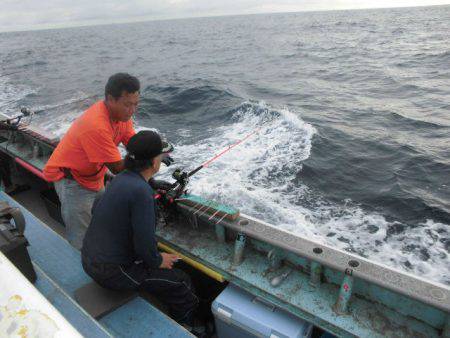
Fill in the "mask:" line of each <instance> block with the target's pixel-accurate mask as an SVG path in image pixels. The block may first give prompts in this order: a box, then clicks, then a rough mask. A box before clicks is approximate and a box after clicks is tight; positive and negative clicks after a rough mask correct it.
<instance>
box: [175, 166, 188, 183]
mask: <svg viewBox="0 0 450 338" xmlns="http://www.w3.org/2000/svg"><path fill="white" fill-rule="evenodd" d="M172 178H173V179H174V180H175V181H177V183H178V184H179V185H183V186H187V185H188V183H189V173H188V172H186V171H183V170H182V169H181V168H177V169H175V170H174V172H173V173H172Z"/></svg>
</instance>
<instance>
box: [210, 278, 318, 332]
mask: <svg viewBox="0 0 450 338" xmlns="http://www.w3.org/2000/svg"><path fill="white" fill-rule="evenodd" d="M212 312H213V314H214V318H215V322H216V330H217V336H218V338H248V337H267V338H288V337H289V338H290V337H292V338H309V337H311V333H312V329H313V325H312V324H310V323H308V322H305V321H304V320H302V319H300V318H297V317H295V316H294V315H292V314H290V313H288V312H286V311H284V310H281V309H279V308H277V307H276V306H274V305H273V304H271V303H269V302H267V301H264V300H262V299H260V298H258V297H255V296H253V295H252V294H250V293H248V292H246V291H244V290H242V289H239V288H238V287H236V286H234V285H232V284H230V285H228V286H227V287H226V289H225V290H223V292H222V293H221V294H220V295H219V296H218V297H217V298H216V299H215V300H214V302H213V304H212Z"/></svg>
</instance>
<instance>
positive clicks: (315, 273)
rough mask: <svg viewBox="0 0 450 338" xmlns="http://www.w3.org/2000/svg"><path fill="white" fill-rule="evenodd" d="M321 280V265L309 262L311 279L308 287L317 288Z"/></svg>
mask: <svg viewBox="0 0 450 338" xmlns="http://www.w3.org/2000/svg"><path fill="white" fill-rule="evenodd" d="M321 278H322V264H320V263H317V262H314V261H311V279H310V280H309V285H311V286H314V287H319V286H320V283H321Z"/></svg>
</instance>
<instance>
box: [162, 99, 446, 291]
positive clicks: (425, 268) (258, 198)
mask: <svg viewBox="0 0 450 338" xmlns="http://www.w3.org/2000/svg"><path fill="white" fill-rule="evenodd" d="M231 121H232V124H231V125H227V126H221V127H215V128H210V130H208V131H207V132H205V135H206V136H205V138H203V139H202V140H200V141H195V142H189V141H187V142H180V143H179V144H177V145H176V151H175V153H174V157H175V158H176V160H177V162H178V164H179V165H180V166H182V167H184V168H187V169H190V168H194V167H196V166H197V165H198V164H200V163H202V162H203V161H205V160H207V159H208V158H210V157H212V156H213V155H214V154H215V153H218V152H219V151H220V150H221V149H223V148H225V147H227V146H228V145H230V144H232V143H234V142H235V141H236V140H238V139H240V138H242V137H243V136H245V135H247V134H248V133H250V132H252V131H253V130H255V128H258V127H261V131H260V132H259V133H258V135H255V136H253V137H252V138H250V139H249V140H248V141H247V142H245V143H244V144H242V145H240V146H239V147H238V148H236V149H235V150H233V151H232V152H230V153H228V154H226V155H224V156H223V157H221V158H220V159H219V160H217V161H216V162H214V164H213V165H211V166H210V167H208V168H206V169H204V170H202V171H201V172H199V173H198V174H197V175H195V176H193V177H192V180H191V189H192V192H193V193H196V194H200V195H203V196H205V197H206V198H211V199H215V200H218V201H220V202H222V203H225V204H229V205H233V206H235V207H237V208H239V209H240V210H241V211H242V212H244V213H247V214H250V215H252V216H254V217H258V218H261V219H263V220H265V221H267V222H270V223H272V224H274V225H276V226H279V227H281V228H283V229H284V230H287V231H290V232H292V233H295V234H300V235H303V236H307V237H309V238H311V239H315V240H318V241H320V242H322V243H326V244H329V245H332V246H335V247H337V248H340V249H344V250H347V251H349V252H353V253H356V254H359V255H361V256H364V257H369V258H371V259H374V260H375V261H379V262H382V263H387V264H389V265H391V266H394V267H397V268H398V267H401V268H403V269H404V270H406V271H409V272H413V273H417V274H421V275H424V276H425V277H429V278H432V279H434V280H438V281H440V282H442V283H446V284H450V276H448V275H447V274H444V275H443V274H442V267H445V266H448V265H449V262H448V247H449V243H448V235H449V234H448V225H446V224H444V223H439V222H436V221H434V220H428V221H426V222H425V223H423V224H419V225H417V224H403V223H401V222H398V221H395V220H387V219H386V218H385V217H384V216H383V215H381V214H378V213H376V212H368V211H365V210H364V209H363V208H362V207H361V206H360V205H358V204H357V203H354V202H352V201H351V200H346V201H345V203H344V204H342V203H337V202H330V201H326V200H325V199H324V198H323V197H321V195H320V194H318V193H317V192H315V191H313V190H312V189H310V188H309V187H308V186H306V185H305V184H303V183H302V182H301V181H299V180H298V179H297V174H298V172H300V171H302V169H303V164H304V163H305V162H307V161H308V159H309V157H310V155H311V152H312V151H313V140H314V135H315V134H316V133H317V131H316V129H315V128H314V127H313V126H312V125H311V124H309V123H307V122H305V121H303V120H302V119H301V117H299V113H297V112H293V111H291V110H289V109H275V108H272V107H270V106H269V105H267V104H265V103H263V102H244V103H242V104H241V105H239V106H238V107H236V108H235V109H234V110H233V115H232V119H231ZM162 176H163V177H168V170H167V169H165V172H164V173H163V174H162ZM405 239H407V240H405ZM430 243H432V246H430Z"/></svg>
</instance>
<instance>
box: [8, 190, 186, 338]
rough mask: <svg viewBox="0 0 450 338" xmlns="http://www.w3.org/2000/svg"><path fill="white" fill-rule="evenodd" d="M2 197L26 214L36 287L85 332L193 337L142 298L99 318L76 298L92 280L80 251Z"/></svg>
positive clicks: (22, 208)
mask: <svg viewBox="0 0 450 338" xmlns="http://www.w3.org/2000/svg"><path fill="white" fill-rule="evenodd" d="M0 200H3V201H7V202H9V204H10V205H11V206H16V207H19V208H20V209H21V210H22V213H23V215H24V217H25V220H26V224H27V226H26V230H25V236H26V238H27V239H28V241H29V243H30V246H29V247H28V251H29V253H30V256H31V259H32V261H33V264H34V265H35V266H37V273H38V276H39V280H38V282H37V284H36V285H35V286H36V287H37V288H38V289H39V290H40V291H41V292H42V293H43V294H44V295H45V296H47V297H48V299H50V302H51V303H52V304H53V305H54V306H55V307H56V308H57V309H58V310H59V311H60V312H61V313H62V314H63V315H64V316H66V318H67V319H68V321H69V322H70V323H71V324H72V325H73V326H74V327H75V328H76V329H77V330H79V331H80V332H81V333H82V334H84V335H86V336H89V337H108V336H109V335H113V336H116V337H192V335H191V334H190V333H189V332H187V331H186V330H185V329H184V328H182V327H181V326H180V325H178V324H177V323H176V322H174V321H173V320H172V319H170V318H169V317H167V316H166V315H165V314H163V313H162V312H160V311H159V310H157V309H156V308H155V307H154V306H152V305H151V304H149V303H148V302H146V301H144V300H143V299H142V298H136V299H135V300H133V301H131V302H129V303H128V304H126V305H125V306H122V307H120V308H119V309H117V310H115V311H113V312H112V313H110V314H109V315H107V316H105V317H103V318H102V319H101V320H100V321H99V322H97V321H95V320H94V319H93V318H92V317H90V316H89V315H88V314H87V313H85V312H84V310H82V309H81V308H80V307H79V306H78V304H77V303H76V302H75V301H74V298H73V297H74V292H75V290H76V289H78V288H79V287H81V286H82V285H84V284H87V283H89V282H91V281H92V280H91V279H90V277H89V276H87V275H86V274H85V273H84V271H83V268H82V266H81V259H80V253H79V252H78V251H77V250H75V249H74V248H73V247H72V246H70V244H69V243H68V242H67V241H66V240H64V239H63V238H62V237H61V236H59V235H58V234H57V233H55V232H54V231H53V230H51V229H50V228H48V227H47V226H46V225H45V224H43V223H42V222H41V221H40V220H38V219H37V218H36V217H34V216H33V215H32V214H31V213H30V212H29V211H28V210H27V209H25V208H24V207H23V206H21V205H19V204H18V203H17V202H16V201H14V200H13V199H12V198H11V197H9V196H8V195H6V194H5V193H4V192H0Z"/></svg>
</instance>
